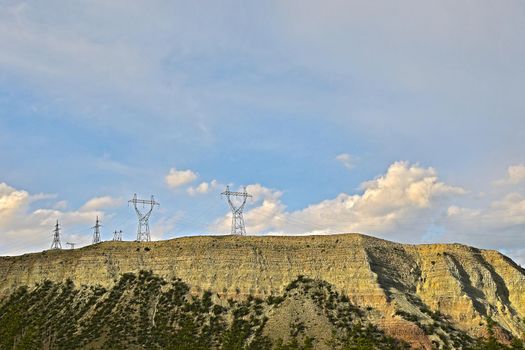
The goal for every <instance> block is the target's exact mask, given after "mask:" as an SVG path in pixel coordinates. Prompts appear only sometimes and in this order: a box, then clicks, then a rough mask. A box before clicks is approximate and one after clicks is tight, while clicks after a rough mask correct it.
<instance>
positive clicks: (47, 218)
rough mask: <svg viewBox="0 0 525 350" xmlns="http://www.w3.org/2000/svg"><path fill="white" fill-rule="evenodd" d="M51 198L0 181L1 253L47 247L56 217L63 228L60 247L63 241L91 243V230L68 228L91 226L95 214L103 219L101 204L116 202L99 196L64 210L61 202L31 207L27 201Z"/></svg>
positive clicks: (63, 243) (32, 201) (22, 251)
mask: <svg viewBox="0 0 525 350" xmlns="http://www.w3.org/2000/svg"><path fill="white" fill-rule="evenodd" d="M51 197H54V196H51V195H44V194H30V193H29V192H27V191H24V190H18V189H15V188H13V187H11V186H8V185H7V184H5V183H0V235H1V238H2V245H1V246H0V254H21V253H27V252H30V251H38V250H44V249H48V248H49V246H50V244H51V238H52V234H51V232H52V229H53V226H54V224H55V222H56V220H59V222H60V225H61V227H62V229H63V230H62V245H63V247H65V242H66V241H73V242H75V243H77V244H78V245H77V246H81V245H84V244H87V243H89V242H90V236H91V232H90V230H89V229H88V230H87V231H86V232H85V234H78V233H73V232H71V228H73V227H77V225H80V226H86V227H91V226H92V224H93V223H94V220H95V217H96V216H99V217H100V218H101V219H103V218H104V216H105V213H104V212H103V211H101V210H100V209H101V208H102V207H107V206H108V205H110V204H114V203H116V202H115V201H110V200H109V199H108V198H109V197H98V198H93V199H91V200H89V201H87V203H86V205H85V206H83V207H82V208H81V209H79V210H71V211H67V210H65V209H66V207H67V206H66V205H65V204H66V203H65V202H64V201H57V202H56V203H51V204H50V205H49V207H40V208H36V209H31V208H30V207H31V206H30V204H34V203H36V202H38V201H39V200H42V199H49V198H51Z"/></svg>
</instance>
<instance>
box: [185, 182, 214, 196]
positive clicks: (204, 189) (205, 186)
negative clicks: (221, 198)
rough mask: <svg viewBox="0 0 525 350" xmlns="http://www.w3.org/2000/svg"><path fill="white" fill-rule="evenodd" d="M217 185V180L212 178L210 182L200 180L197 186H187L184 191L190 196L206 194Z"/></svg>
mask: <svg viewBox="0 0 525 350" xmlns="http://www.w3.org/2000/svg"><path fill="white" fill-rule="evenodd" d="M218 186H219V183H218V182H217V180H212V181H210V182H201V183H200V184H199V185H198V186H195V187H189V188H188V189H187V190H186V191H187V192H188V194H189V195H190V196H196V195H198V194H206V193H209V192H210V191H212V190H214V189H216V188H217V187H218Z"/></svg>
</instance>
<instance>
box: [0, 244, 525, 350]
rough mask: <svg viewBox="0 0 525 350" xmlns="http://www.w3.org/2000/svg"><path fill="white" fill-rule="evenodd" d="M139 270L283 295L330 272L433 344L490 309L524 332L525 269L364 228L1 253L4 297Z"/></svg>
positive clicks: (384, 318)
mask: <svg viewBox="0 0 525 350" xmlns="http://www.w3.org/2000/svg"><path fill="white" fill-rule="evenodd" d="M141 270H151V271H152V272H153V273H154V274H156V275H159V276H161V277H163V278H165V279H166V280H171V279H172V278H173V277H178V278H180V279H181V280H182V281H184V282H185V283H187V284H188V285H189V286H190V288H191V290H192V291H193V292H194V293H195V294H199V293H201V292H202V291H204V290H210V291H211V292H212V293H214V294H217V298H218V300H224V301H226V300H227V298H233V299H239V300H240V299H244V298H246V297H247V296H248V295H252V296H257V297H261V298H266V297H268V296H270V295H273V294H275V295H279V294H281V293H283V291H284V289H285V288H286V286H287V285H288V284H289V283H290V282H291V281H293V280H295V279H296V278H297V276H299V275H304V276H307V277H310V278H313V279H319V280H324V281H326V282H328V283H330V284H331V285H333V286H334V287H335V288H337V289H338V291H339V292H340V293H341V294H344V295H347V296H348V298H349V299H350V301H351V302H352V303H354V304H356V305H359V306H361V307H365V308H366V306H370V307H371V308H374V309H376V310H378V312H379V313H378V314H377V315H376V320H374V322H375V323H377V324H378V325H380V327H382V328H383V329H384V330H385V332H387V333H390V334H392V335H398V336H399V335H400V334H404V332H405V333H406V336H402V337H403V338H405V339H406V340H409V341H410V342H412V344H413V345H415V346H418V347H422V348H427V349H430V348H431V344H432V343H433V342H434V344H436V343H440V342H441V340H440V339H439V337H438V335H436V334H432V332H428V331H427V332H424V331H423V330H425V329H426V327H427V326H428V327H430V326H431V325H432V324H434V322H435V320H436V318H437V317H438V316H439V317H441V316H443V317H444V318H446V319H447V320H448V321H450V322H452V324H454V326H455V327H457V328H458V329H460V330H463V331H466V332H467V333H469V334H470V335H471V336H474V337H477V336H480V335H481V334H482V333H483V330H484V329H485V324H484V320H485V318H486V317H487V316H490V317H491V318H492V319H493V320H494V321H495V322H497V324H499V326H500V327H501V328H502V329H503V330H506V331H508V332H509V333H511V334H513V335H515V336H520V337H521V336H523V334H524V332H525V323H524V317H525V293H524V292H525V273H524V271H523V270H522V269H521V268H520V267H519V266H517V265H516V264H515V263H514V262H512V261H511V260H510V259H509V258H507V257H505V256H503V255H502V254H500V253H498V252H496V251H488V250H479V249H475V248H472V247H467V246H463V245H457V244H453V245H445V244H434V245H402V244H397V243H393V242H388V241H384V240H380V239H376V238H372V237H369V236H364V235H360V234H343V235H331V236H302V237H268V236H267V237H235V236H208V237H188V238H179V239H173V240H168V241H158V242H148V243H137V242H103V243H100V244H97V245H93V246H88V247H85V248H82V249H76V250H61V251H46V252H42V253H36V254H27V255H23V256H16V257H1V258H0V299H2V298H5V297H6V296H7V295H9V294H10V293H11V292H12V291H13V290H15V289H16V288H17V287H18V286H29V287H31V286H34V285H36V284H37V283H41V282H43V281H44V280H50V281H53V282H65V281H66V280H67V279H70V280H71V281H73V283H74V284H75V285H76V286H82V285H86V286H89V285H100V286H102V287H105V288H111V287H112V286H113V285H114V283H115V282H116V281H117V280H118V279H119V277H120V276H121V275H122V274H124V273H127V272H133V273H138V272H139V271H141ZM436 311H439V313H436ZM441 314H442V315H441ZM437 315H438V316H437ZM414 327H416V328H417V329H418V330H416V329H415V328H414Z"/></svg>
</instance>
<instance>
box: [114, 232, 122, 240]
mask: <svg viewBox="0 0 525 350" xmlns="http://www.w3.org/2000/svg"><path fill="white" fill-rule="evenodd" d="M113 241H122V230H120V231H117V230H115V232H113Z"/></svg>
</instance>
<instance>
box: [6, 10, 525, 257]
mask: <svg viewBox="0 0 525 350" xmlns="http://www.w3.org/2000/svg"><path fill="white" fill-rule="evenodd" d="M524 37H525V3H524V2H523V1H521V0H505V1H496V0H477V1H472V0H459V1H458V0H440V1H431V0H429V1H419V0H418V1H416V0H413V1H396V2H392V1H387V0H378V1H374V2H371V1H351V0H345V1H336V0H328V1H322V2H319V1H310V0H301V1H288V0H284V1H283V0H280V1H265V2H252V1H220V2H217V1H198V2H179V1H162V0H148V1H141V0H137V1H133V2H130V1H119V0H115V1H102V0H91V1H67V2H64V1H55V0H46V1H19V0H0V255H18V254H23V253H27V252H35V251H42V250H44V249H49V247H50V246H51V241H52V230H53V226H54V224H55V222H56V220H59V222H60V225H61V228H62V231H61V239H62V244H63V246H64V247H65V246H66V245H65V242H74V243H76V246H77V247H80V246H83V245H87V244H90V243H91V239H92V234H93V230H92V228H91V227H92V226H93V225H94V223H95V219H96V217H97V216H98V217H100V219H101V222H102V225H103V227H102V239H103V240H109V239H111V238H112V232H113V231H114V230H123V231H124V239H126V240H133V239H135V238H136V230H137V217H136V214H135V212H134V209H133V207H132V206H130V205H129V203H128V200H130V199H131V198H132V197H133V194H134V193H137V195H138V196H139V197H140V198H145V199H148V198H150V196H151V195H154V196H155V199H156V200H157V201H158V202H159V203H160V207H158V208H155V209H154V211H153V212H152V215H151V219H150V225H151V233H152V238H153V239H155V240H157V239H169V238H174V237H180V236H188V235H204V234H207V235H209V234H227V233H229V232H230V221H231V216H230V214H229V208H228V205H227V202H226V201H225V198H223V197H221V195H220V193H221V192H222V191H224V189H225V187H226V186H227V185H230V186H231V188H232V189H240V188H242V186H247V190H248V192H249V193H250V194H252V195H253V198H252V199H250V200H248V202H247V205H246V208H245V216H244V217H245V221H246V230H247V233H248V234H251V235H265V234H272V235H304V234H335V233H343V232H360V233H364V234H369V235H373V236H376V237H380V238H384V239H388V240H392V241H397V242H403V243H414V244H419V243H433V242H445V243H450V242H457V243H462V244H468V245H473V246H476V247H479V248H487V249H498V250H500V251H501V252H503V253H504V254H507V255H508V256H510V257H512V258H513V259H515V260H516V261H517V262H519V263H525V153H524V149H525V147H524V146H525V99H524V98H523V91H525V66H524V65H523V62H525V41H524V40H523V38H524ZM141 209H142V208H141Z"/></svg>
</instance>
